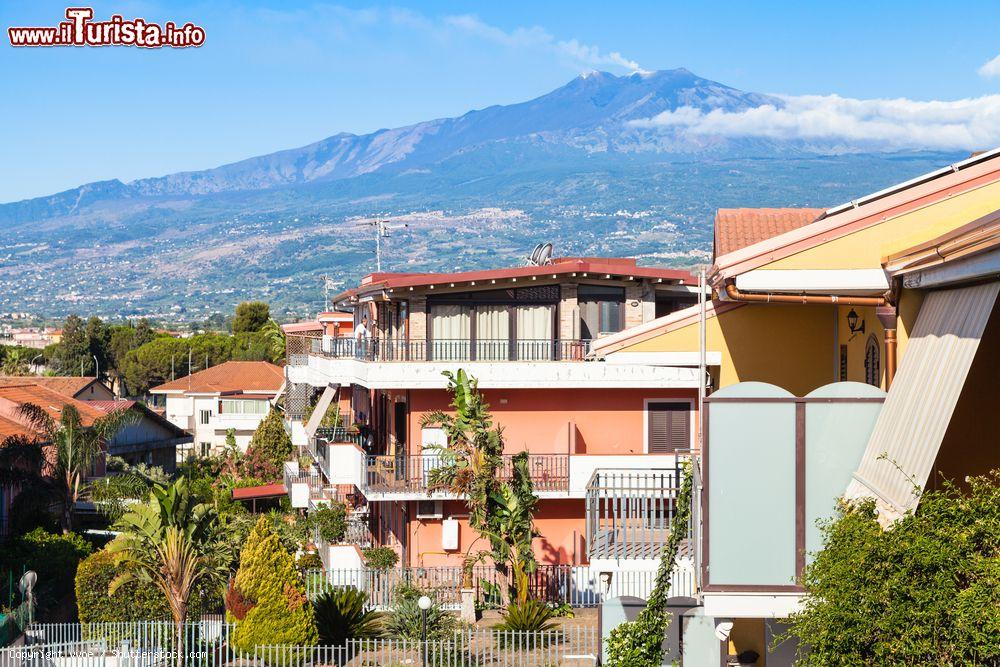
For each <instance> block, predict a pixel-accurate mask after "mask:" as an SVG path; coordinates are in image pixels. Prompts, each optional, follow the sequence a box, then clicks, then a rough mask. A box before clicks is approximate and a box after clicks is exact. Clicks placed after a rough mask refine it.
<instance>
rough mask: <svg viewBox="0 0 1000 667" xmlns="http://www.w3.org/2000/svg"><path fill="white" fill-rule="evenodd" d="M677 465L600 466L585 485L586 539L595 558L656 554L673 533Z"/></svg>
mask: <svg viewBox="0 0 1000 667" xmlns="http://www.w3.org/2000/svg"><path fill="white" fill-rule="evenodd" d="M680 479H681V470H680V468H679V467H676V468H673V469H663V470H649V471H640V470H597V471H595V472H594V474H593V476H592V477H591V479H590V482H589V483H588V484H587V495H586V507H587V517H586V519H587V544H588V546H589V555H590V558H591V559H592V560H593V559H605V558H608V559H621V558H627V559H648V558H657V557H659V555H660V553H661V552H662V551H663V547H664V546H665V545H666V543H667V540H668V539H669V537H670V533H671V529H672V523H673V519H674V516H675V515H676V513H677V495H678V493H679V492H680Z"/></svg>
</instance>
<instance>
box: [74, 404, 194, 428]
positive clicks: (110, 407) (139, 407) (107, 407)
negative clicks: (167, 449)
mask: <svg viewBox="0 0 1000 667" xmlns="http://www.w3.org/2000/svg"><path fill="white" fill-rule="evenodd" d="M84 402H85V403H87V404H88V405H92V406H94V407H95V408H97V409H98V410H101V411H102V412H105V413H107V412H112V411H114V410H122V409H125V410H131V409H135V410H136V411H138V412H140V413H141V414H142V415H143V416H145V417H146V418H147V419H151V420H153V421H154V422H156V423H158V424H160V425H161V426H164V427H166V428H167V429H168V430H170V431H173V432H174V433H175V434H176V435H177V436H179V437H183V436H185V435H187V434H188V433H187V431H185V430H184V429H182V428H181V427H180V426H177V425H176V424H174V423H173V422H172V421H170V420H169V419H167V418H166V417H165V416H164V415H163V413H160V412H157V411H155V410H151V409H150V408H149V407H148V406H147V405H145V404H144V403H140V402H138V401H132V400H126V399H117V400H114V401H84Z"/></svg>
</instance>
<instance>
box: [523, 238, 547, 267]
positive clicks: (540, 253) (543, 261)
mask: <svg viewBox="0 0 1000 667" xmlns="http://www.w3.org/2000/svg"><path fill="white" fill-rule="evenodd" d="M551 263H552V244H551V243H539V244H538V245H536V246H535V249H534V250H532V251H531V254H530V255H528V266H545V265H548V264H551Z"/></svg>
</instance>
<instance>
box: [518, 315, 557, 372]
mask: <svg viewBox="0 0 1000 667" xmlns="http://www.w3.org/2000/svg"><path fill="white" fill-rule="evenodd" d="M553 307H554V306H518V307H517V332H516V333H517V358H518V359H519V360H521V361H549V360H551V359H552V345H553V341H552V309H553Z"/></svg>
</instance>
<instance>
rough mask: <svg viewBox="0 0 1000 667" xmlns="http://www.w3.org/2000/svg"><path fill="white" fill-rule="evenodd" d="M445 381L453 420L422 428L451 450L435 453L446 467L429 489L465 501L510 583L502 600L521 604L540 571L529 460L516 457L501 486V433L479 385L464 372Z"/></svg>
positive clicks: (428, 419)
mask: <svg viewBox="0 0 1000 667" xmlns="http://www.w3.org/2000/svg"><path fill="white" fill-rule="evenodd" d="M444 375H445V377H447V378H448V389H449V391H451V392H452V395H453V398H452V402H451V407H452V408H453V409H454V411H455V414H454V415H449V414H445V413H443V412H434V413H430V414H427V415H425V417H424V419H423V423H424V425H431V424H433V425H439V426H441V427H442V428H443V430H444V432H445V434H446V435H447V438H448V444H447V446H445V447H438V448H435V449H436V451H437V453H438V454H439V455H440V457H441V459H442V465H440V466H437V467H435V469H434V470H432V471H431V478H430V479H431V484H432V485H434V486H443V487H448V488H449V489H450V490H451V491H452V492H453V493H455V494H457V495H464V496H466V498H467V500H466V505H467V506H468V509H469V526H470V527H471V528H472V529H473V530H475V531H476V532H478V533H479V534H480V535H481V536H483V537H485V538H487V540H489V544H490V552H489V553H488V555H489V557H491V558H492V559H493V563H494V566H495V567H496V568H497V571H498V573H499V574H500V576H501V577H502V578H504V579H506V580H507V586H505V587H502V590H501V594H502V595H504V596H505V598H507V597H508V596H511V594H513V595H512V597H514V598H515V599H516V600H518V601H520V602H523V601H525V600H526V599H527V596H528V592H529V590H528V576H529V575H530V574H531V573H532V572H534V571H535V569H536V567H537V563H536V561H535V555H534V551H533V550H532V548H531V541H532V538H533V537H535V535H536V531H535V528H534V518H533V514H534V510H535V505H536V503H537V502H538V497H537V496H536V495H535V493H534V487H533V485H532V482H531V475H530V474H529V472H528V465H527V461H528V455H527V453H526V452H522V453H520V454H517V455H515V456H514V458H513V462H512V463H513V475H512V476H511V480H510V481H507V482H502V481H501V480H500V472H501V468H502V464H503V449H504V441H503V429H502V428H501V427H500V426H494V425H493V417H492V415H491V414H490V411H489V405H488V404H487V403H486V401H485V400H483V396H482V394H481V393H480V392H479V385H478V382H477V381H476V379H475V378H470V377H469V376H468V375H466V373H465V371H464V370H462V369H459V370H458V372H457V373H454V374H452V373H451V372H449V371H445V373H444ZM472 562H473V561H472V560H469V562H468V563H467V569H471V564H472ZM505 602H506V599H505Z"/></svg>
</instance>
